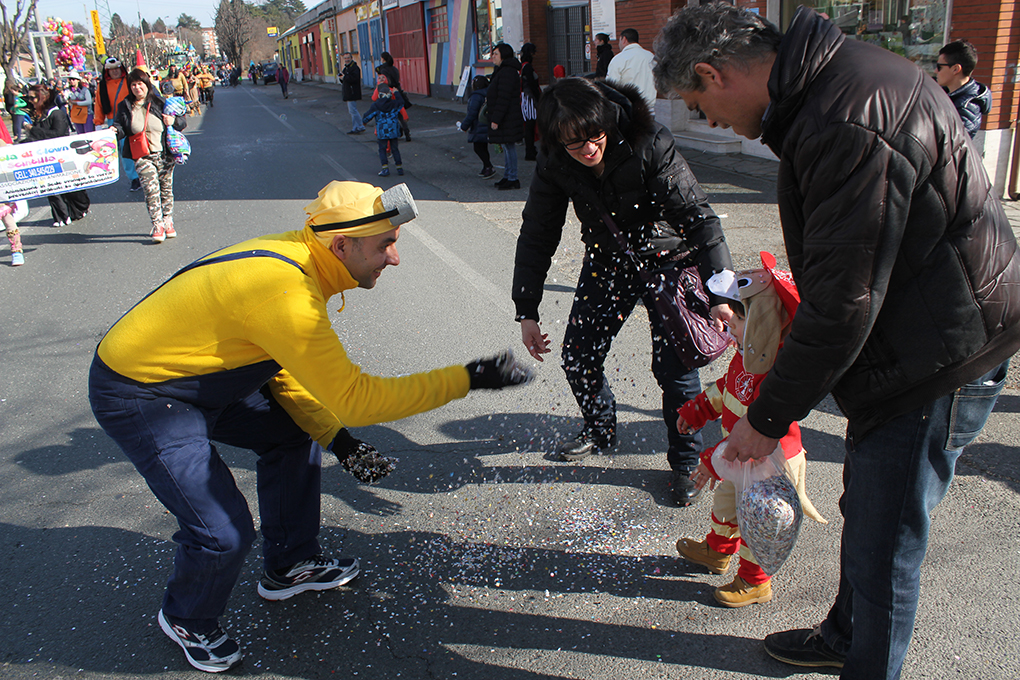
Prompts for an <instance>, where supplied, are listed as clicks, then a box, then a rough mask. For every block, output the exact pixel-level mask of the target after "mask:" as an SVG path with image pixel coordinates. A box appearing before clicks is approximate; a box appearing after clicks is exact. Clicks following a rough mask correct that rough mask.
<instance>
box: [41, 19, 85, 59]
mask: <svg viewBox="0 0 1020 680" xmlns="http://www.w3.org/2000/svg"><path fill="white" fill-rule="evenodd" d="M43 28H44V29H46V30H47V31H52V32H53V33H56V35H55V36H53V42H55V43H57V45H58V46H59V47H60V50H59V51H58V52H57V54H56V56H55V57H54V60H55V61H56V62H57V65H58V66H63V67H65V68H73V69H78V70H80V69H83V68H85V48H84V47H82V46H81V45H75V44H74V42H73V41H74V24H72V23H71V22H70V21H62V20H61V19H54V18H53V17H50V18H49V19H47V20H46V23H44V24H43Z"/></svg>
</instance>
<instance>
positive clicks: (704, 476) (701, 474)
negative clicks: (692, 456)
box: [691, 463, 716, 489]
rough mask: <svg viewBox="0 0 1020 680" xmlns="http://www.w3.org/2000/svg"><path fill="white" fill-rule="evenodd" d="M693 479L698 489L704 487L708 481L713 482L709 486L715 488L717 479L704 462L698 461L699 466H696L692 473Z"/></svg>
mask: <svg viewBox="0 0 1020 680" xmlns="http://www.w3.org/2000/svg"><path fill="white" fill-rule="evenodd" d="M691 481H692V482H694V486H695V487H697V488H698V489H703V488H704V487H705V484H706V483H708V482H711V484H710V485H709V487H708V488H709V489H715V482H716V479H715V477H713V476H712V473H711V472H709V471H708V467H707V466H706V465H705V464H704V463H698V467H696V468H694V472H692V473H691Z"/></svg>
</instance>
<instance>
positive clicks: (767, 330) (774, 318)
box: [708, 252, 800, 375]
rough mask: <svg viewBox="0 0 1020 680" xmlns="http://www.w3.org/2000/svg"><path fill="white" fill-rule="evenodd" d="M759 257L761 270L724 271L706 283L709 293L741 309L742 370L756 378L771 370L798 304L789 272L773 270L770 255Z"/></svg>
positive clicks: (773, 263) (763, 253)
mask: <svg viewBox="0 0 1020 680" xmlns="http://www.w3.org/2000/svg"><path fill="white" fill-rule="evenodd" d="M760 255H761V262H762V265H763V268H762V269H746V270H744V271H740V272H733V271H730V270H728V269H724V270H723V271H721V272H719V273H718V274H716V275H715V276H713V277H712V278H710V279H709V280H708V289H709V290H710V291H712V292H713V293H715V294H716V295H718V296H720V297H724V298H727V299H729V300H736V301H737V302H740V303H741V305H743V307H744V312H745V314H746V318H745V321H744V337H743V339H742V340H743V346H744V370H745V371H747V372H748V373H753V374H755V375H764V374H765V373H768V372H769V369H771V368H772V364H774V363H775V361H776V354H777V352H778V351H779V345H780V343H781V342H782V341H783V337H784V336H785V335H786V333H787V331H788V330H789V328H790V323H791V322H792V321H793V315H794V314H795V313H796V312H797V305H798V304H800V295H799V294H798V293H797V287H796V286H795V285H794V283H793V277H792V276H791V275H790V273H789V272H785V271H782V270H780V269H776V258H775V257H774V256H773V255H772V253H767V252H762V253H760Z"/></svg>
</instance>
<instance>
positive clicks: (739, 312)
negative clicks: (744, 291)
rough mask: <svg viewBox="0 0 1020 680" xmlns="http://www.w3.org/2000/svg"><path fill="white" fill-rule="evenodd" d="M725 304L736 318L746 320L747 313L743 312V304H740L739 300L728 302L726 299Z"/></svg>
mask: <svg viewBox="0 0 1020 680" xmlns="http://www.w3.org/2000/svg"><path fill="white" fill-rule="evenodd" d="M726 304H727V305H729V306H730V309H732V310H733V313H734V314H735V315H736V316H737V317H739V318H741V319H746V318H747V312H746V311H745V310H744V303H743V302H741V301H740V300H730V299H727V300H726Z"/></svg>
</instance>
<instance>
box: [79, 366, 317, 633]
mask: <svg viewBox="0 0 1020 680" xmlns="http://www.w3.org/2000/svg"><path fill="white" fill-rule="evenodd" d="M279 370H280V368H279V365H278V364H276V363H275V362H271V361H267V362H263V363H260V364H256V365H254V366H247V367H244V368H241V369H237V370H233V371H224V372H219V373H213V374H210V375H207V376H200V377H196V378H180V379H177V380H170V381H167V382H163V383H156V384H144V383H139V382H136V381H134V380H131V379H129V378H125V377H124V376H122V375H119V374H118V373H116V372H114V371H112V370H111V369H110V368H109V367H107V366H106V364H104V363H103V361H102V360H101V359H100V358H99V357H98V355H97V356H96V357H95V358H94V359H93V361H92V368H91V370H90V372H89V402H90V404H91V405H92V412H93V413H94V414H95V417H96V420H97V421H98V423H99V425H100V426H101V427H102V428H103V430H104V431H105V432H106V434H108V435H109V436H110V438H111V439H113V440H114V441H115V442H116V443H117V445H118V446H120V448H121V449H123V451H124V453H125V454H126V455H127V457H128V458H129V459H130V460H131V462H132V463H134V465H135V467H136V468H137V469H138V472H139V473H141V475H142V477H144V478H145V482H146V483H147V484H148V485H149V488H150V489H152V492H153V493H154V494H155V495H156V498H157V499H159V502H160V503H162V504H163V505H164V506H166V508H167V509H168V510H169V511H170V512H171V513H173V515H174V517H176V518H177V524H178V526H179V527H180V528H179V530H178V531H177V532H176V533H175V534H174V537H173V539H174V541H175V542H176V543H177V544H178V548H177V554H176V556H175V558H174V572H173V575H172V576H171V577H170V579H169V581H168V582H167V587H166V593H165V595H164V598H163V612H164V613H165V614H166V615H167V616H169V617H171V618H172V619H186V620H191V621H193V622H194V624H193V625H195V626H196V628H199V627H200V626H203V627H204V626H207V625H208V624H210V623H211V622H213V621H215V619H217V618H218V617H220V616H222V615H223V612H224V611H225V609H226V606H227V600H228V598H229V597H230V592H231V590H233V588H234V584H236V583H237V579H238V576H239V575H240V573H241V569H242V567H243V566H244V560H245V557H246V556H247V554H248V551H249V550H251V546H252V543H254V541H255V538H256V535H255V528H254V524H253V522H252V515H251V512H250V511H249V509H248V503H247V501H246V500H245V498H244V495H243V494H242V493H241V491H240V490H239V489H238V488H237V484H236V483H235V481H234V476H233V475H232V474H231V472H230V469H229V468H228V467H227V465H226V463H224V462H223V460H222V459H221V458H220V456H219V454H218V453H217V452H216V447H215V446H214V445H213V443H212V442H213V441H214V440H215V441H217V442H222V443H224V444H228V445H230V446H236V447H239V448H245V449H251V450H252V451H254V452H255V453H256V454H258V457H259V458H258V462H257V465H256V476H257V483H256V484H257V491H258V499H259V515H260V517H261V520H262V538H263V558H264V564H265V568H266V569H279V568H282V567H287V566H290V565H292V564H294V563H295V562H300V561H301V560H304V559H308V558H309V557H312V556H313V555H316V554H318V553H319V552H320V548H319V543H318V540H317V536H318V533H319V491H320V478H321V465H322V449H321V448H320V447H319V445H318V444H317V443H315V442H314V441H312V439H311V438H310V437H309V436H308V434H307V433H305V432H304V431H303V430H302V429H301V428H299V427H298V426H297V425H296V424H295V423H294V421H293V420H292V419H291V417H290V416H289V415H288V414H287V413H286V411H284V410H283V408H282V407H281V406H280V405H279V404H278V403H277V402H276V401H275V400H274V399H273V397H272V395H271V394H270V393H269V389H268V388H267V387H266V386H265V383H266V381H267V380H269V378H270V377H272V376H273V375H275V374H276V373H277V372H278V371H279Z"/></svg>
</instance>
